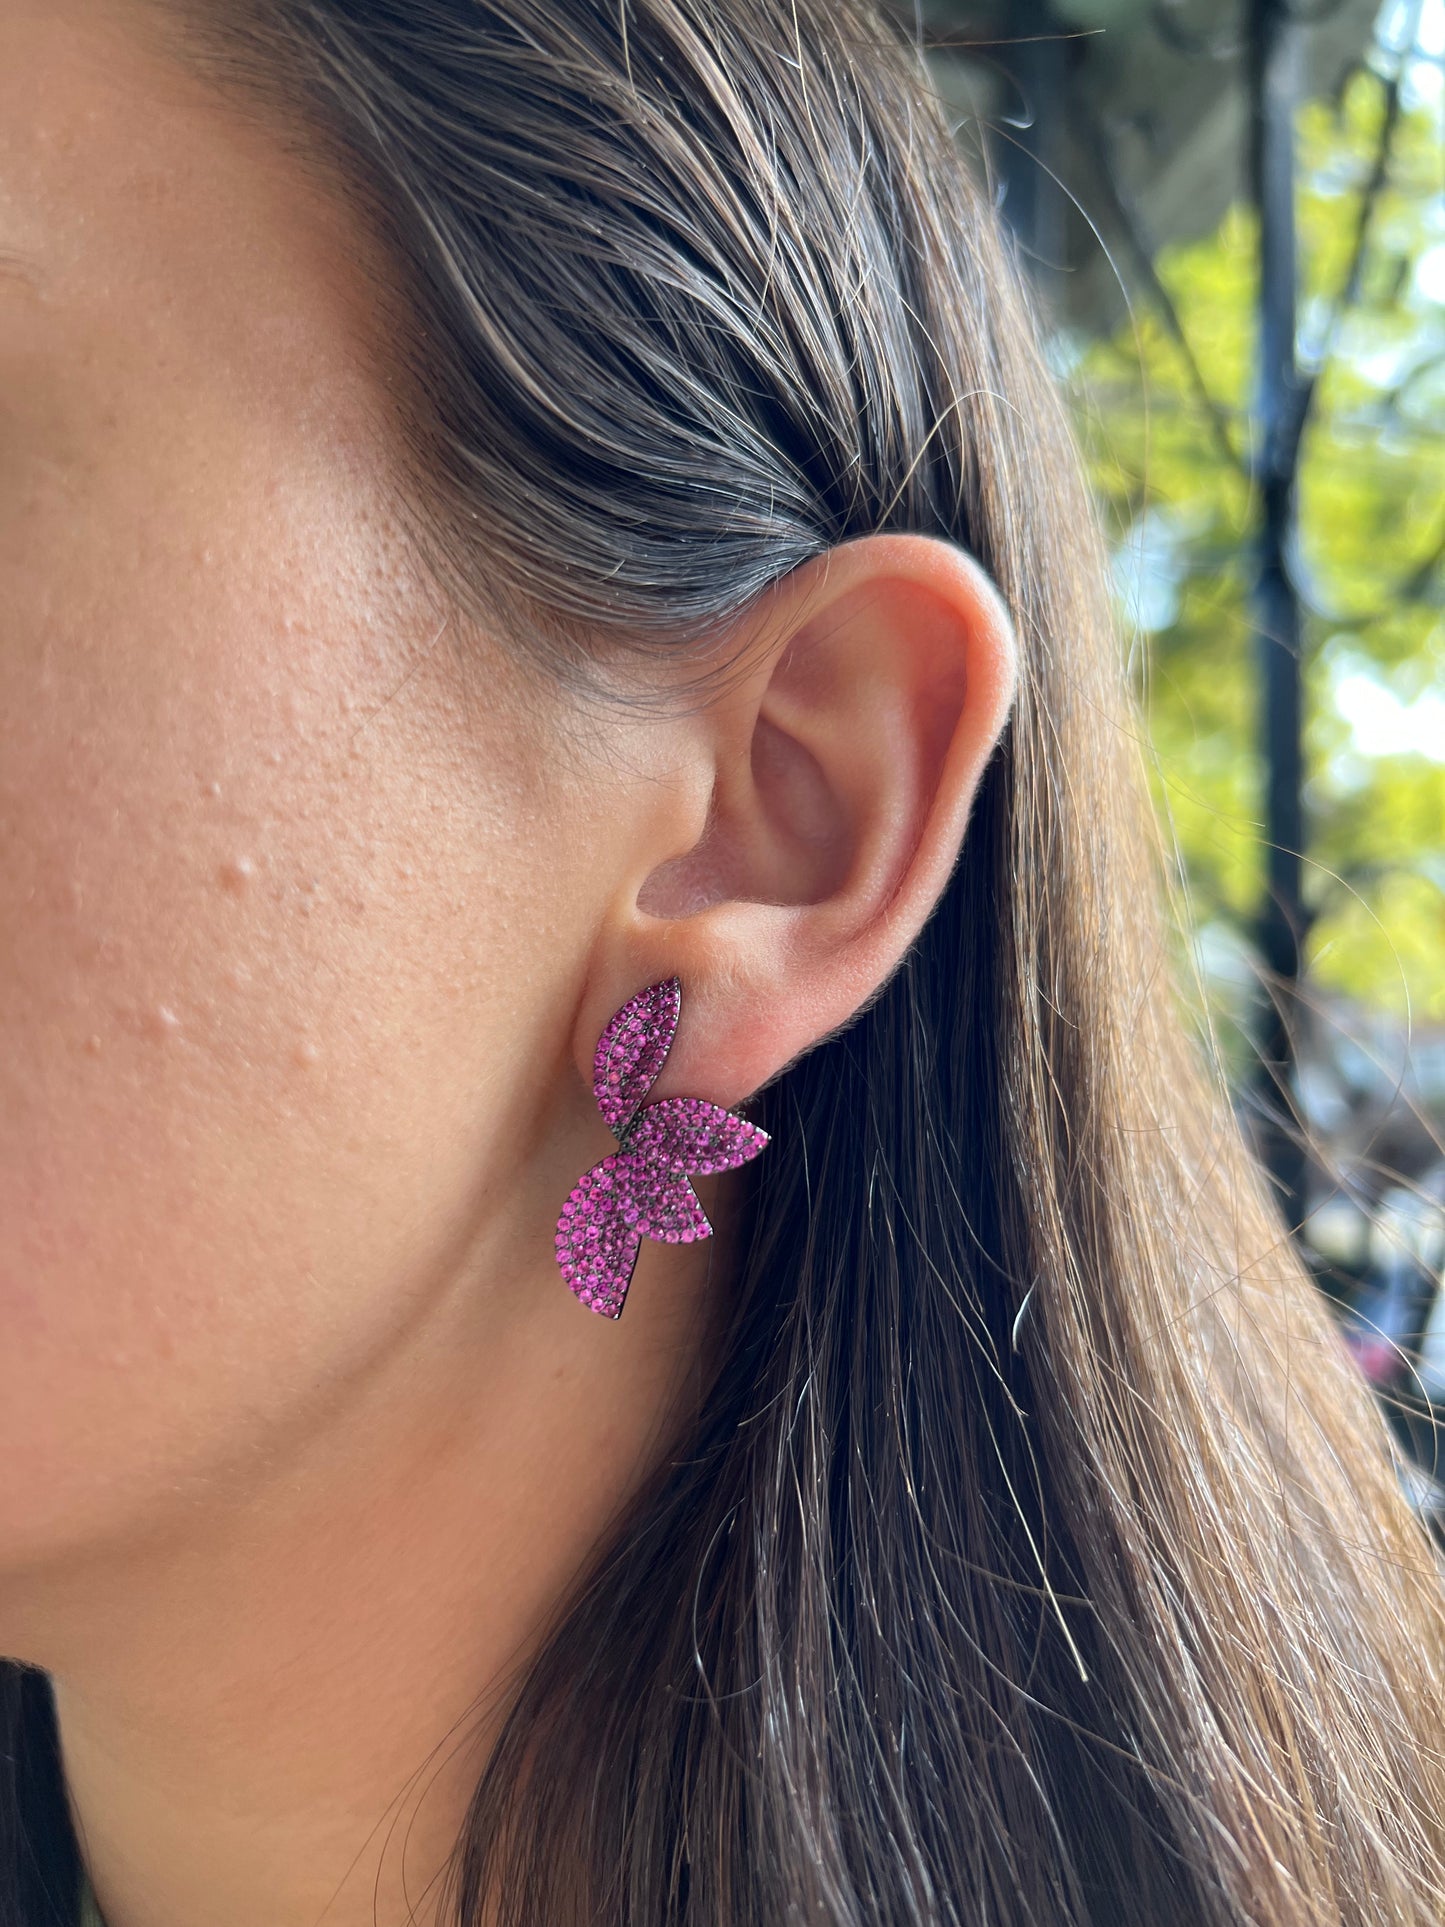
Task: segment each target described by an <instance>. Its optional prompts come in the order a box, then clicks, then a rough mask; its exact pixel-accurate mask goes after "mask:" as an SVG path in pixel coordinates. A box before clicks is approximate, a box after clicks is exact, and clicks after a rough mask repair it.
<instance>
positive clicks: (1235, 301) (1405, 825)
mask: <svg viewBox="0 0 1445 1927" xmlns="http://www.w3.org/2000/svg"><path fill="white" fill-rule="evenodd" d="M1405 99H1406V105H1405V107H1404V108H1403V110H1402V111H1401V113H1400V115H1399V117H1398V122H1397V125H1396V127H1395V130H1394V138H1393V141H1392V146H1391V155H1390V163H1389V167H1388V170H1387V175H1386V179H1385V182H1384V185H1383V186H1382V187H1381V188H1380V191H1379V192H1378V194H1377V195H1376V196H1375V197H1374V206H1373V212H1372V216H1371V220H1370V224H1369V229H1368V246H1367V247H1366V250H1365V253H1364V255H1363V257H1362V271H1361V273H1360V275H1359V276H1358V287H1357V289H1356V291H1355V295H1354V298H1353V299H1352V300H1351V301H1350V302H1349V303H1348V304H1347V306H1345V307H1344V308H1343V309H1342V310H1341V307H1340V302H1339V296H1340V293H1341V290H1343V289H1344V288H1345V287H1346V286H1347V284H1348V281H1349V277H1350V269H1351V262H1352V259H1353V257H1354V251H1355V241H1356V230H1357V226H1358V222H1359V216H1360V210H1361V205H1362V202H1363V200H1364V199H1365V196H1366V189H1367V186H1368V184H1369V182H1370V180H1371V176H1372V173H1373V171H1374V169H1375V164H1376V158H1377V154H1378V152H1379V147H1380V138H1381V130H1382V126H1383V124H1384V118H1385V110H1386V88H1385V84H1384V82H1383V81H1382V80H1381V78H1380V77H1379V76H1378V75H1376V74H1374V73H1371V72H1362V73H1360V74H1358V75H1357V76H1356V77H1355V78H1354V79H1353V80H1352V81H1351V83H1350V84H1349V86H1348V87H1347V88H1346V89H1345V91H1344V93H1343V95H1342V97H1341V98H1340V100H1339V101H1338V102H1337V103H1336V102H1331V103H1323V102H1316V103H1311V104H1310V105H1308V106H1307V107H1305V108H1304V110H1303V111H1302V112H1301V114H1300V115H1299V119H1298V122H1297V152H1298V157H1299V168H1300V193H1299V199H1298V224H1299V248H1300V277H1301V302H1300V323H1301V326H1300V352H1301V361H1302V364H1303V366H1304V367H1305V370H1306V372H1307V373H1308V372H1309V369H1310V366H1311V361H1312V358H1320V357H1322V358H1323V363H1322V367H1321V372H1320V378H1319V382H1318V387H1317V390H1316V393H1315V397H1314V406H1313V408H1312V411H1311V414H1310V418H1309V424H1308V427H1307V430H1306V435H1305V440H1304V444H1303V449H1302V456H1301V466H1300V483H1299V506H1300V544H1299V556H1298V560H1297V566H1296V576H1297V580H1298V582H1299V585H1300V588H1301V590H1302V593H1303V596H1304V599H1305V607H1306V625H1305V630H1306V637H1305V647H1306V651H1307V662H1306V688H1307V700H1308V725H1307V756H1308V767H1309V771H1310V777H1309V782H1308V786H1307V796H1306V801H1307V808H1308V820H1309V844H1308V852H1307V853H1308V857H1309V869H1308V878H1309V881H1308V891H1309V901H1310V909H1311V914H1312V916H1313V919H1314V921H1313V926H1312V931H1311V937H1310V945H1309V954H1310V965H1311V970H1312V973H1313V978H1314V981H1315V982H1316V983H1317V984H1319V985H1320V986H1321V987H1322V988H1324V989H1327V990H1332V991H1339V992H1344V993H1346V994H1347V995H1349V996H1351V997H1354V998H1358V999H1360V1000H1363V1001H1365V1002H1367V1003H1370V1004H1372V1005H1375V1006H1378V1007H1383V1008H1389V1009H1393V1010H1403V1009H1406V1008H1409V1009H1410V1010H1411V1011H1413V1013H1414V1015H1415V1016H1416V1017H1417V1018H1418V1017H1421V1016H1428V1017H1432V1018H1435V1019H1445V191H1442V190H1445V180H1442V141H1441V128H1440V124H1439V123H1440V109H1439V107H1438V105H1436V106H1433V107H1432V106H1431V105H1430V104H1428V100H1423V101H1422V100H1415V101H1414V102H1413V103H1412V102H1411V100H1410V93H1409V89H1408V88H1407V89H1406V93H1405ZM1157 265H1158V270H1159V274H1160V278H1161V280H1162V281H1163V283H1164V285H1165V286H1166V288H1167V289H1168V291H1169V295H1170V297H1171V299H1172V301H1173V303H1174V306H1175V308H1176V310H1177V313H1178V316H1179V319H1180V321H1181V322H1182V325H1183V329H1184V332H1185V334H1186V336H1187V339H1188V342H1189V345H1190V348H1191V349H1192V352H1193V356H1194V360H1195V362H1196V364H1197V368H1198V371H1199V375H1200V377H1202V384H1203V388H1204V389H1205V390H1206V391H1207V395H1208V398H1209V401H1208V403H1206V402H1205V401H1204V400H1203V399H1202V397H1201V395H1200V393H1199V388H1198V385H1197V383H1196V381H1195V379H1194V377H1193V376H1192V375H1191V372H1190V369H1189V366H1188V362H1187V359H1186V357H1185V355H1184V354H1183V353H1182V352H1181V350H1180V347H1179V345H1178V343H1177V342H1176V340H1175V339H1174V336H1173V334H1172V332H1171V330H1170V328H1169V326H1168V325H1167V323H1166V321H1165V319H1164V318H1163V317H1162V315H1161V314H1160V312H1159V310H1158V308H1157V306H1155V305H1153V304H1150V303H1149V302H1148V300H1147V297H1146V296H1143V295H1139V296H1138V297H1137V298H1136V313H1135V317H1134V320H1133V323H1132V325H1131V326H1130V327H1128V328H1126V329H1124V330H1121V332H1120V333H1119V334H1118V335H1117V336H1115V337H1114V338H1112V339H1109V340H1103V341H1096V342H1093V343H1090V344H1089V345H1088V346H1087V347H1086V348H1085V349H1084V350H1083V352H1082V354H1081V356H1080V359H1079V361H1078V364H1077V368H1076V371H1075V385H1076V392H1077V398H1078V419H1079V425H1080V429H1081V432H1082V435H1083V439H1084V443H1085V448H1086V452H1087V455H1088V459H1089V462H1090V465H1091V469H1092V472H1093V477H1094V481H1095V485H1096V487H1097V490H1098V493H1099V495H1100V497H1101V500H1102V502H1103V504H1104V509H1105V514H1106V518H1107V521H1108V523H1109V526H1110V530H1111V534H1112V536H1113V539H1114V541H1115V544H1116V566H1117V569H1118V573H1119V579H1120V585H1121V599H1122V601H1123V603H1124V605H1125V607H1124V615H1125V620H1126V623H1129V624H1130V625H1131V626H1132V628H1133V631H1134V633H1135V634H1137V635H1138V637H1139V641H1140V645H1141V646H1140V648H1139V651H1138V654H1139V657H1140V661H1141V675H1142V682H1143V696H1144V701H1145V705H1146V709H1147V714H1148V719H1149V724H1150V729H1151V734H1152V738H1153V742H1154V745H1155V749H1156V752H1157V758H1158V769H1157V784H1158V792H1159V800H1160V802H1161V805H1162V806H1163V807H1164V808H1165V809H1166V810H1167V811H1168V814H1169V816H1170V819H1171V821H1172V827H1173V831H1174V834H1175V836H1176V838H1177V841H1178V844H1179V847H1180V851H1181V855H1182V857H1183V859H1184V864H1185V869H1186V873H1187V876H1188V881H1189V888H1190V893H1191V897H1192V900H1193V906H1194V911H1195V915H1196V918H1197V919H1198V921H1199V922H1200V923H1201V924H1203V925H1205V926H1210V925H1214V926H1216V927H1218V926H1224V927H1227V929H1229V930H1231V931H1233V932H1235V933H1240V934H1243V935H1246V936H1247V934H1248V932H1249V930H1250V928H1251V925H1252V920H1253V918H1254V916H1255V915H1256V913H1257V910H1258V906H1259V899H1260V892H1261V877H1262V851H1261V821H1260V819H1261V811H1262V805H1261V790H1260V777H1261V770H1260V759H1259V756H1258V754H1257V749H1256V737H1257V723H1256V701H1257V693H1256V685H1255V676H1254V656H1253V641H1252V634H1251V622H1250V611H1249V602H1248V597H1249V583H1250V576H1251V566H1252V565H1251V543H1252V531H1253V526H1254V501H1253V491H1252V488H1251V483H1250V480H1249V465H1250V446H1249V445H1250V436H1251V432H1252V429H1251V421H1250V410H1249V402H1250V390H1251V383H1252V378H1253V348H1254V299H1255V275H1256V263H1255V235H1254V222H1253V217H1252V215H1251V213H1250V212H1249V211H1248V210H1247V209H1245V208H1243V207H1238V206H1236V207H1234V208H1231V209H1230V211H1229V212H1228V213H1227V214H1226V216H1225V217H1224V219H1223V220H1222V222H1221V223H1220V225H1219V226H1218V228H1217V229H1216V230H1215V232H1213V233H1212V234H1210V235H1208V236H1206V237H1205V238H1204V239H1201V240H1197V241H1191V242H1188V243H1186V244H1183V245H1180V246H1176V247H1173V248H1171V249H1169V250H1168V251H1166V252H1165V253H1164V254H1163V255H1162V256H1161V258H1160V260H1159V262H1158V264H1157ZM1225 440H1227V441H1228V443H1229V444H1230V445H1231V446H1232V449H1233V451H1234V457H1233V458H1231V457H1230V455H1228V454H1227V453H1226V451H1225V449H1224V447H1223V446H1222V445H1221V444H1222V442H1224V441H1225ZM1236 950H1237V946H1236Z"/></svg>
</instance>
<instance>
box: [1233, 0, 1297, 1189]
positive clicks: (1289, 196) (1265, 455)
mask: <svg viewBox="0 0 1445 1927" xmlns="http://www.w3.org/2000/svg"><path fill="white" fill-rule="evenodd" d="M1245 4H1246V9H1247V15H1248V26H1249V65H1250V89H1249V94H1250V109H1251V113H1250V175H1251V186H1252V189H1253V194H1254V203H1255V208H1256V210H1257V213H1258V217H1259V315H1258V352H1257V366H1256V404H1255V405H1256V413H1257V418H1258V424H1259V427H1258V433H1257V436H1256V443H1255V447H1256V454H1255V464H1256V467H1255V477H1256V482H1257V484H1258V489H1259V498H1260V514H1261V522H1260V530H1259V548H1258V556H1257V573H1256V577H1255V584H1254V627H1255V639H1256V648H1257V652H1258V662H1259V673H1260V696H1261V702H1260V721H1261V738H1262V740H1261V748H1262V751H1263V757H1264V770H1265V795H1264V806H1265V809H1264V815H1265V839H1266V870H1265V900H1264V903H1263V906H1262V908H1261V913H1260V921H1259V945H1260V950H1261V953H1262V955H1263V960H1264V964H1265V968H1266V969H1267V971H1268V972H1269V977H1270V991H1271V996H1270V1001H1269V1005H1268V1008H1267V1011H1266V1014H1265V1018H1264V1023H1263V1028H1262V1034H1261V1037H1260V1084H1261V1090H1260V1095H1261V1099H1262V1106H1261V1109H1262V1119H1261V1124H1262V1143H1261V1149H1262V1152H1263V1156H1264V1160H1265V1163H1266V1165H1267V1167H1268V1169H1269V1170H1270V1172H1271V1173H1272V1175H1273V1177H1274V1179H1275V1182H1276V1184H1277V1186H1278V1190H1279V1197H1280V1203H1281V1206H1282V1207H1283V1209H1284V1212H1285V1215H1286V1217H1287V1219H1288V1221H1289V1223H1290V1225H1291V1227H1294V1226H1297V1225H1298V1224H1300V1222H1301V1221H1302V1220H1303V1218H1304V1215H1305V1209H1306V1199H1305V1178H1306V1160H1305V1154H1304V1147H1303V1144H1302V1142H1301V1137H1300V1131H1299V1125H1298V1108H1297V1102H1296V1091H1297V1077H1296V1059H1295V1040H1296V1034H1297V1029H1298V1014H1299V1008H1300V1004H1299V982H1300V962H1301V947H1302V943H1303V939H1304V927H1305V915H1304V899H1303V892H1302V887H1301V886H1302V882H1303V865H1302V857H1301V853H1302V851H1303V848H1304V806H1303V798H1302V781H1303V752H1302V744H1301V734H1302V730H1301V725H1302V709H1303V704H1302V696H1301V677H1300V607H1299V598H1298V596H1297V594H1296V593H1295V588H1294V583H1293V580H1292V577H1291V574H1290V563H1291V554H1292V550H1293V547H1294V534H1295V474H1296V468H1297V458H1298V449H1299V421H1300V404H1301V398H1302V383H1301V379H1300V372H1299V367H1298V364H1297V362H1296V360H1295V299H1296V267H1295V167H1294V107H1295V99H1296V94H1297V60H1298V46H1297V30H1296V28H1295V27H1294V25H1293V24H1292V22H1291V20H1290V15H1289V6H1288V0H1245Z"/></svg>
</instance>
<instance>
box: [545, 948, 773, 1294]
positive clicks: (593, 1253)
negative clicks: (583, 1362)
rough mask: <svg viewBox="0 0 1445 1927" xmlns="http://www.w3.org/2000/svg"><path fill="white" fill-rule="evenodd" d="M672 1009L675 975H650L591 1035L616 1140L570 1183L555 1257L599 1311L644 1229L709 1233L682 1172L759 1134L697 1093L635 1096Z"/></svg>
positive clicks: (732, 1163) (628, 1270) (719, 1166)
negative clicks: (653, 1098) (653, 980)
mask: <svg viewBox="0 0 1445 1927" xmlns="http://www.w3.org/2000/svg"><path fill="white" fill-rule="evenodd" d="M681 1008H682V983H681V980H680V979H679V978H677V977H669V978H668V979H667V980H666V981H665V982H663V983H658V984H649V985H648V987H647V989H646V990H639V991H638V993H637V995H636V996H635V997H630V998H629V999H628V1001H627V1002H626V1003H625V1004H624V1005H623V1006H622V1008H621V1009H620V1010H619V1011H617V1012H616V1013H615V1015H614V1016H612V1017H611V1018H610V1019H609V1020H608V1023H607V1027H606V1029H605V1030H604V1031H603V1033H602V1035H601V1036H600V1037H599V1038H598V1040H597V1054H596V1056H595V1058H594V1059H593V1063H592V1094H593V1096H594V1097H595V1098H596V1099H597V1108H598V1110H600V1111H601V1113H602V1115H603V1117H605V1118H606V1120H607V1123H608V1126H609V1128H610V1129H611V1131H612V1135H613V1136H614V1137H615V1138H616V1139H617V1140H618V1148H617V1149H616V1150H615V1151H613V1152H611V1153H610V1154H609V1155H608V1156H607V1157H605V1158H603V1160H602V1162H601V1163H600V1164H594V1165H593V1167H592V1169H591V1170H590V1171H584V1172H583V1174H582V1176H581V1177H580V1178H578V1180H577V1182H576V1184H574V1185H573V1187H572V1190H571V1194H570V1195H569V1197H568V1199H567V1202H566V1203H565V1204H564V1205H563V1207H562V1215H561V1217H560V1218H558V1220H557V1263H558V1265H559V1266H560V1267H561V1271H562V1276H563V1277H564V1278H565V1279H566V1280H567V1283H568V1284H569V1285H570V1286H571V1288H572V1290H573V1291H574V1292H575V1293H576V1294H577V1296H578V1297H579V1298H580V1299H581V1300H582V1303H583V1304H584V1305H586V1306H588V1307H589V1308H590V1309H591V1310H592V1311H595V1312H600V1313H601V1314H602V1315H603V1316H604V1317H606V1318H620V1317H621V1316H622V1305H623V1300H624V1299H625V1298H626V1296H627V1287H628V1286H629V1285H630V1284H631V1283H632V1272H633V1268H634V1266H635V1265H636V1263H637V1254H638V1251H639V1250H640V1249H641V1246H642V1240H643V1239H644V1238H658V1239H660V1240H661V1241H662V1242H663V1243H664V1244H690V1243H691V1242H692V1241H693V1240H694V1239H695V1238H708V1237H711V1235H712V1226H711V1225H710V1224H709V1223H708V1220H707V1214H706V1212H704V1210H703V1208H702V1206H701V1205H700V1204H699V1203H698V1200H697V1194H696V1192H695V1191H694V1190H693V1188H692V1186H691V1185H690V1184H689V1183H688V1181H687V1180H688V1175H689V1174H692V1175H694V1176H700V1175H702V1174H703V1173H705V1172H711V1171H731V1170H733V1169H734V1168H735V1167H736V1166H737V1165H739V1164H746V1163H747V1162H748V1160H749V1158H755V1157H756V1156H757V1154H758V1152H759V1151H761V1150H762V1148H763V1146H764V1145H765V1144H767V1142H768V1133H767V1132H766V1131H762V1130H759V1129H758V1127H757V1125H756V1124H750V1123H749V1122H748V1120H747V1119H746V1118H745V1117H739V1116H738V1114H737V1113H736V1111H725V1110H724V1109H723V1108H722V1106H721V1105H719V1104H710V1103H709V1102H708V1101H707V1099H706V1098H703V1097H664V1098H660V1099H659V1100H658V1101H657V1102H656V1103H653V1104H644V1103H643V1102H642V1100H643V1098H644V1097H645V1096H646V1095H647V1093H648V1092H649V1091H650V1090H651V1089H652V1086H653V1085H654V1084H655V1083H656V1082H657V1076H658V1073H659V1071H661V1069H662V1063H663V1059H664V1058H665V1057H666V1056H667V1053H668V1051H669V1049H670V1048H671V1045H672V1039H673V1034H674V1032H675V1031H676V1030H677V1019H678V1013H679V1011H680V1010H681Z"/></svg>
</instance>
